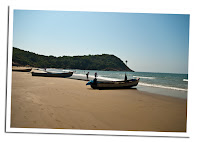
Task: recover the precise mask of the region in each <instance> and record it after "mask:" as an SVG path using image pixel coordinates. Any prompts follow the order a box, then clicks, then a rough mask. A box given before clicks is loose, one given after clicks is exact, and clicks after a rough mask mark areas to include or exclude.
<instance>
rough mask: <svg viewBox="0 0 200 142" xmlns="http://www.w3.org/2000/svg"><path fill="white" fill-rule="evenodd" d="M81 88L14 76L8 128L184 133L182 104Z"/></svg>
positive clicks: (175, 100)
mask: <svg viewBox="0 0 200 142" xmlns="http://www.w3.org/2000/svg"><path fill="white" fill-rule="evenodd" d="M85 84H86V81H81V80H74V79H69V78H50V77H37V76H32V75H31V73H30V72H15V71H13V72H12V95H11V127H16V128H55V129H89V130H133V131H158V132H185V131H186V117H187V102H186V100H185V99H179V98H173V97H167V96H162V95H157V94H152V93H147V92H143V91H138V90H137V89H117V90H93V89H91V88H90V86H86V85H85ZM136 88H137V87H136Z"/></svg>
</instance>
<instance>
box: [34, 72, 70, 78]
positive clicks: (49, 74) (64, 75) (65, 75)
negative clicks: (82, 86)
mask: <svg viewBox="0 0 200 142" xmlns="http://www.w3.org/2000/svg"><path fill="white" fill-rule="evenodd" d="M72 75H73V72H67V73H52V72H32V76H43V77H70V76H72Z"/></svg>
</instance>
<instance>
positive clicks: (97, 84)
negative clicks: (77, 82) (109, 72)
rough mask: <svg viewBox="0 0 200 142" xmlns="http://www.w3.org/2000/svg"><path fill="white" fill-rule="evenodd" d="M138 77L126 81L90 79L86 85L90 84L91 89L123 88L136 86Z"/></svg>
mask: <svg viewBox="0 0 200 142" xmlns="http://www.w3.org/2000/svg"><path fill="white" fill-rule="evenodd" d="M139 80H140V78H138V79H131V80H126V81H97V80H95V79H94V80H91V81H89V82H88V83H87V84H86V85H91V87H92V88H93V89H115V88H116V89H120V88H121V89H123V88H131V87H133V86H137V85H138V82H139Z"/></svg>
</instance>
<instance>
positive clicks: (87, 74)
mask: <svg viewBox="0 0 200 142" xmlns="http://www.w3.org/2000/svg"><path fill="white" fill-rule="evenodd" d="M88 76H89V72H88V73H86V77H87V80H88Z"/></svg>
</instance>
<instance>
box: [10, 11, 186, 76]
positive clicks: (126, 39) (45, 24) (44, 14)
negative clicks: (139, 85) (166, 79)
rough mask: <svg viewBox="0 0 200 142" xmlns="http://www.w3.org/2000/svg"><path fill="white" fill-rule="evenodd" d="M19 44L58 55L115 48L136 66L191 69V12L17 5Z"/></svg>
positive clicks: (142, 68) (15, 36)
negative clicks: (74, 9) (49, 8)
mask: <svg viewBox="0 0 200 142" xmlns="http://www.w3.org/2000/svg"><path fill="white" fill-rule="evenodd" d="M13 46H14V47H18V48H20V49H23V50H28V51H31V52H34V53H38V54H42V55H53V56H64V55H67V56H74V55H88V54H92V55H94V54H103V53H104V54H114V55H116V56H117V57H119V58H120V59H121V60H123V61H124V62H125V60H128V66H129V67H130V68H131V69H132V70H135V71H143V72H170V73H188V51H189V15H184V14H139V13H137V14H136V13H108V12H69V11H63V12H62V11H39V10H35V11H34V10H15V11H14V23H13Z"/></svg>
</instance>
